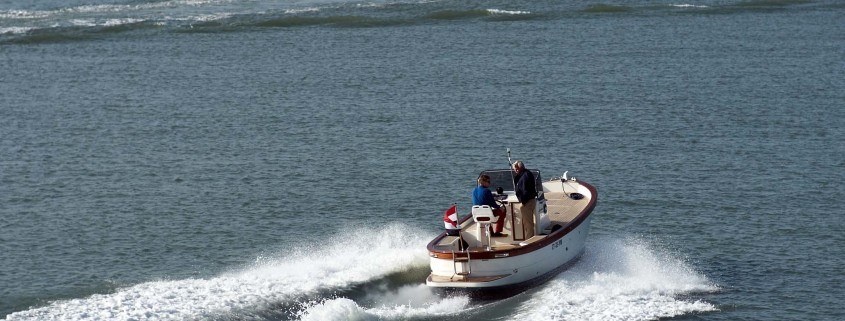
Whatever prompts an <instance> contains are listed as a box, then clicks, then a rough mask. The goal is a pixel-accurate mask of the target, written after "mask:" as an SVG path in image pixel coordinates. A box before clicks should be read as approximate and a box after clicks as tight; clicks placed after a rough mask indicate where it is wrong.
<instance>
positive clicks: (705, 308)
mask: <svg viewBox="0 0 845 321" xmlns="http://www.w3.org/2000/svg"><path fill="white" fill-rule="evenodd" d="M716 291H719V287H718V286H717V285H715V284H714V283H713V282H712V281H709V280H708V279H707V278H706V277H705V276H704V275H702V274H700V273H698V272H696V271H695V270H694V269H693V268H692V267H690V266H689V265H688V264H687V263H685V262H683V261H682V260H680V259H677V258H676V257H675V256H674V255H672V254H670V253H667V252H665V251H662V250H660V249H657V248H654V247H652V246H651V245H649V244H648V243H647V242H645V241H642V240H636V239H629V240H623V239H610V238H606V239H602V240H596V241H593V242H588V246H587V249H586V251H585V253H584V255H583V256H582V258H581V259H580V261H579V262H578V263H577V264H575V265H574V266H573V267H572V268H571V269H569V270H567V271H565V272H563V273H561V274H560V275H558V276H557V277H555V278H554V279H552V280H550V281H549V282H548V283H547V284H546V286H544V287H543V288H542V289H541V290H539V291H537V292H535V293H533V294H532V296H531V298H530V299H528V300H527V301H525V302H523V303H522V305H521V306H520V307H519V309H518V311H517V312H516V313H515V314H514V315H513V316H511V318H510V319H511V320H654V319H658V318H666V317H673V316H679V315H683V314H687V313H699V312H709V311H717V310H718V309H717V308H716V307H715V306H713V305H712V304H710V303H707V302H704V301H701V300H695V301H690V300H688V299H683V298H684V297H688V296H690V295H692V294H696V293H712V292H716Z"/></svg>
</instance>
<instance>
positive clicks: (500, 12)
mask: <svg viewBox="0 0 845 321" xmlns="http://www.w3.org/2000/svg"><path fill="white" fill-rule="evenodd" d="M487 13H489V14H492V15H521V14H531V12H529V11H520V10H500V9H487Z"/></svg>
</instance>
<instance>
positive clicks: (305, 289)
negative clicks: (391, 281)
mask: <svg viewBox="0 0 845 321" xmlns="http://www.w3.org/2000/svg"><path fill="white" fill-rule="evenodd" d="M356 235H358V236H356ZM429 238H430V235H427V236H421V235H420V234H419V233H414V232H413V230H411V229H410V228H408V227H403V226H388V227H385V228H384V229H382V230H380V231H375V232H373V231H360V233H356V232H355V231H351V233H348V234H344V237H337V238H335V239H330V240H327V241H326V242H324V243H323V244H325V246H323V247H320V246H317V245H312V246H304V247H302V248H301V250H299V251H297V252H296V253H292V254H286V255H282V256H280V257H270V258H261V259H260V260H258V263H256V264H255V265H254V266H251V267H249V268H246V269H243V270H241V271H235V272H229V273H224V274H222V275H219V276H217V277H214V278H209V279H184V280H162V281H152V282H146V283H142V284H138V285H135V286H131V287H127V288H124V289H120V290H118V291H116V292H115V293H110V294H97V295H93V296H90V297H86V298H78V299H72V300H61V301H55V302H52V303H49V304H48V305H47V306H44V307H40V308H35V309H31V310H27V311H21V312H16V313H12V314H10V315H8V316H7V320H10V321H11V320H92V319H93V320H97V319H100V320H187V319H196V318H215V317H220V316H225V315H239V314H240V313H243V312H246V313H249V312H250V311H262V310H264V309H266V308H267V307H269V306H272V305H278V304H280V303H286V302H289V301H291V300H294V299H296V298H301V297H302V296H303V295H307V294H313V293H315V292H316V291H320V290H331V289H337V288H343V287H347V286H351V285H354V284H357V283H362V282H366V281H370V280H373V279H377V278H381V277H383V276H385V275H388V274H391V273H397V272H402V271H405V270H408V269H412V268H414V267H417V268H419V267H421V266H425V265H427V263H428V255H427V252H426V250H425V244H426V242H427V241H428V239H429ZM362 244H367V245H366V246H362ZM418 290H419V289H417V290H416V291H418ZM410 291H415V290H414V289H411V290H410ZM443 304H446V305H449V303H437V302H434V304H433V305H429V306H427V307H422V308H419V307H417V308H412V309H411V310H412V311H413V309H423V310H424V311H440V310H442V308H440V306H442V305H443ZM349 305H350V304H349V303H348V302H345V301H344V300H343V299H338V300H335V301H326V302H324V303H322V306H323V308H322V309H324V310H328V311H329V312H327V313H330V314H332V313H335V312H333V311H337V310H338V309H342V308H343V307H348V306H349ZM338 307H339V308H338ZM319 309H321V308H320V307H313V308H312V309H310V310H307V311H306V312H304V313H303V315H305V316H308V315H318V314H319V313H320V312H319ZM391 309H393V310H391ZM396 309H399V310H401V309H404V308H403V307H397V308H387V311H381V310H378V309H376V310H370V311H364V312H362V313H371V314H374V315H379V314H384V313H387V314H390V313H400V314H402V313H415V312H401V311H400V312H390V311H396ZM447 310H448V308H447ZM422 313H425V312H422Z"/></svg>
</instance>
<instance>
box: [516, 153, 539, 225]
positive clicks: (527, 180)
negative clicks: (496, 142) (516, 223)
mask: <svg viewBox="0 0 845 321" xmlns="http://www.w3.org/2000/svg"><path fill="white" fill-rule="evenodd" d="M513 171H514V172H515V173H516V175H515V176H514V179H513V181H514V184H515V187H516V198H517V199H519V202H520V203H521V204H522V206H520V207H519V213H520V217H521V218H522V231H523V233H525V234H524V235H525V239H528V238H530V237H532V236H534V224H535V222H536V217H535V215H534V212H535V211H536V208H537V183H536V182H535V180H534V174H533V173H531V171H529V170H527V169H525V165H524V164H522V161H516V162H515V163H513Z"/></svg>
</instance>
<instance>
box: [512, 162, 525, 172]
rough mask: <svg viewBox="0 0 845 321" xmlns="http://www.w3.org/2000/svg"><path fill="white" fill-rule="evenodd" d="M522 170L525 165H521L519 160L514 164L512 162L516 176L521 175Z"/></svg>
mask: <svg viewBox="0 0 845 321" xmlns="http://www.w3.org/2000/svg"><path fill="white" fill-rule="evenodd" d="M524 169H525V165H524V164H522V161H519V160H518V161H516V162H514V163H513V170H514V171H515V172H516V173H517V174H519V173H522V171H523V170H524Z"/></svg>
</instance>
